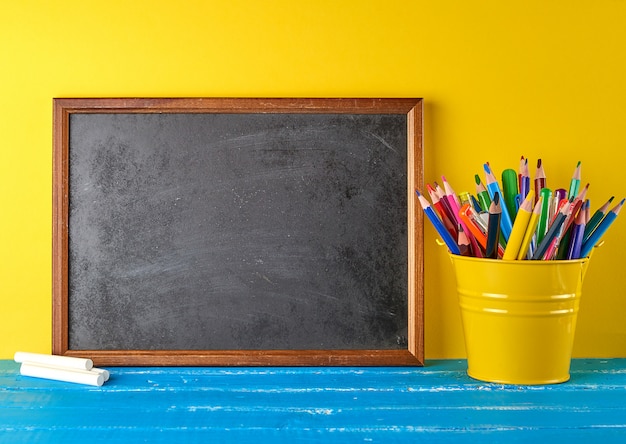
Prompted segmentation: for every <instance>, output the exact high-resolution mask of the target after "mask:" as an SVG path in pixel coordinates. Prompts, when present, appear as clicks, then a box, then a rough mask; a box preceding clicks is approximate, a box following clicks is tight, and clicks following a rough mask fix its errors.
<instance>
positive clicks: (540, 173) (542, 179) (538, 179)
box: [535, 159, 546, 203]
mask: <svg viewBox="0 0 626 444" xmlns="http://www.w3.org/2000/svg"><path fill="white" fill-rule="evenodd" d="M545 187H546V173H545V171H544V169H543V163H542V162H541V159H539V160H537V171H536V172H535V203H537V201H538V200H539V196H540V195H541V190H542V189H544V188H545Z"/></svg>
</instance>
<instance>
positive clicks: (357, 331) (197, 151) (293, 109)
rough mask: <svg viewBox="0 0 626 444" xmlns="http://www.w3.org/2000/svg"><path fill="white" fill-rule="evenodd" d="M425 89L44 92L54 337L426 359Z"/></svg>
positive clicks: (89, 348)
mask: <svg viewBox="0 0 626 444" xmlns="http://www.w3.org/2000/svg"><path fill="white" fill-rule="evenodd" d="M421 103H422V102H421V99H210V98H204V99H55V100H54V133H55V134H54V171H53V176H54V185H53V194H54V195H53V202H54V205H53V206H54V227H53V352H54V353H56V354H64V355H70V356H72V355H76V356H86V357H91V358H92V359H94V361H95V362H96V363H98V364H99V365H421V364H422V363H423V339H422V338H423V289H422V287H423V284H422V282H423V279H422V236H421V222H422V219H421V212H420V211H415V198H414V190H415V188H418V187H420V186H421V182H422V165H421V149H422V146H421V144H422V135H421V120H422V116H421Z"/></svg>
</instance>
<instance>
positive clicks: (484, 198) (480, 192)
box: [474, 174, 491, 211]
mask: <svg viewBox="0 0 626 444" xmlns="http://www.w3.org/2000/svg"><path fill="white" fill-rule="evenodd" d="M474 180H475V181H476V196H478V201H479V202H480V206H481V208H482V210H483V211H489V205H491V198H490V197H489V192H488V191H487V189H486V188H485V185H483V183H482V182H481V180H480V176H478V174H476V175H475V176H474Z"/></svg>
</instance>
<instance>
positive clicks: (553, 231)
mask: <svg viewBox="0 0 626 444" xmlns="http://www.w3.org/2000/svg"><path fill="white" fill-rule="evenodd" d="M569 206H570V203H569V202H567V203H566V204H565V205H563V207H562V208H561V210H560V211H559V214H558V215H557V216H556V217H555V218H554V221H553V222H552V223H551V224H550V227H549V228H548V231H547V232H546V235H545V236H544V237H543V239H542V240H541V242H539V245H537V249H536V250H535V252H534V253H533V257H532V259H533V260H540V259H543V257H544V255H545V254H546V252H547V251H548V248H549V247H551V246H552V244H553V242H555V241H557V236H558V235H559V232H560V230H561V227H562V226H563V223H564V222H565V218H566V217H567V214H568V211H569Z"/></svg>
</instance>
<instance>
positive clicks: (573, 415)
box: [0, 359, 626, 444]
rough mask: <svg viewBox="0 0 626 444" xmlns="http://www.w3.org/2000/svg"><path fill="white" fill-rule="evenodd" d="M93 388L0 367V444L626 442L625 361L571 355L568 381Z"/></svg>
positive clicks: (454, 365)
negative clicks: (544, 382)
mask: <svg viewBox="0 0 626 444" xmlns="http://www.w3.org/2000/svg"><path fill="white" fill-rule="evenodd" d="M109 370H110V371H111V379H110V380H109V381H108V382H107V383H105V385H104V386H102V387H90V386H83V385H76V384H70V383H64V382H56V381H48V380H42V379H34V378H28V377H24V376H21V375H20V374H19V367H18V364H16V363H14V362H13V361H0V443H22V442H23V443H39V442H45V443H47V442H63V443H71V442H84V443H87V442H107V443H111V442H131V443H140V442H150V443H161V442H162V443H178V442H180V443H194V442H203V443H205V442H206V443H209V442H216V443H218V442H219V443H221V442H236V443H247V442H251V443H257V444H258V443H262V442H326V443H328V442H330V443H333V442H341V443H344V442H366V443H369V442H381V443H382V442H384V443H393V442H424V441H433V442H454V443H458V442H477V441H479V442H481V441H482V442H484V441H487V442H507V443H509V442H546V441H553V442H568V441H569V442H600V440H601V442H602V443H603V444H605V443H607V442H626V359H610V360H598V359H589V360H582V359H578V360H574V361H573V362H572V369H571V380H570V381H569V382H566V383H563V384H557V385H546V386H513V385H500V384H489V383H483V382H479V381H475V380H472V379H471V378H469V377H468V376H467V375H466V374H465V370H466V362H465V361H462V360H461V361H459V360H445V361H427V363H426V366H425V367H423V368H414V367H410V368H407V367H400V368H389V367H384V368H381V367H371V368H370V367H359V368H354V367H350V368H345V367H332V368H310V367H307V368H293V367H289V368H276V367H272V368H215V367H209V368H197V367H193V368H186V367H179V368H155V367H150V368H137V367H130V368H123V367H119V368H117V367H116V368H109Z"/></svg>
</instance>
